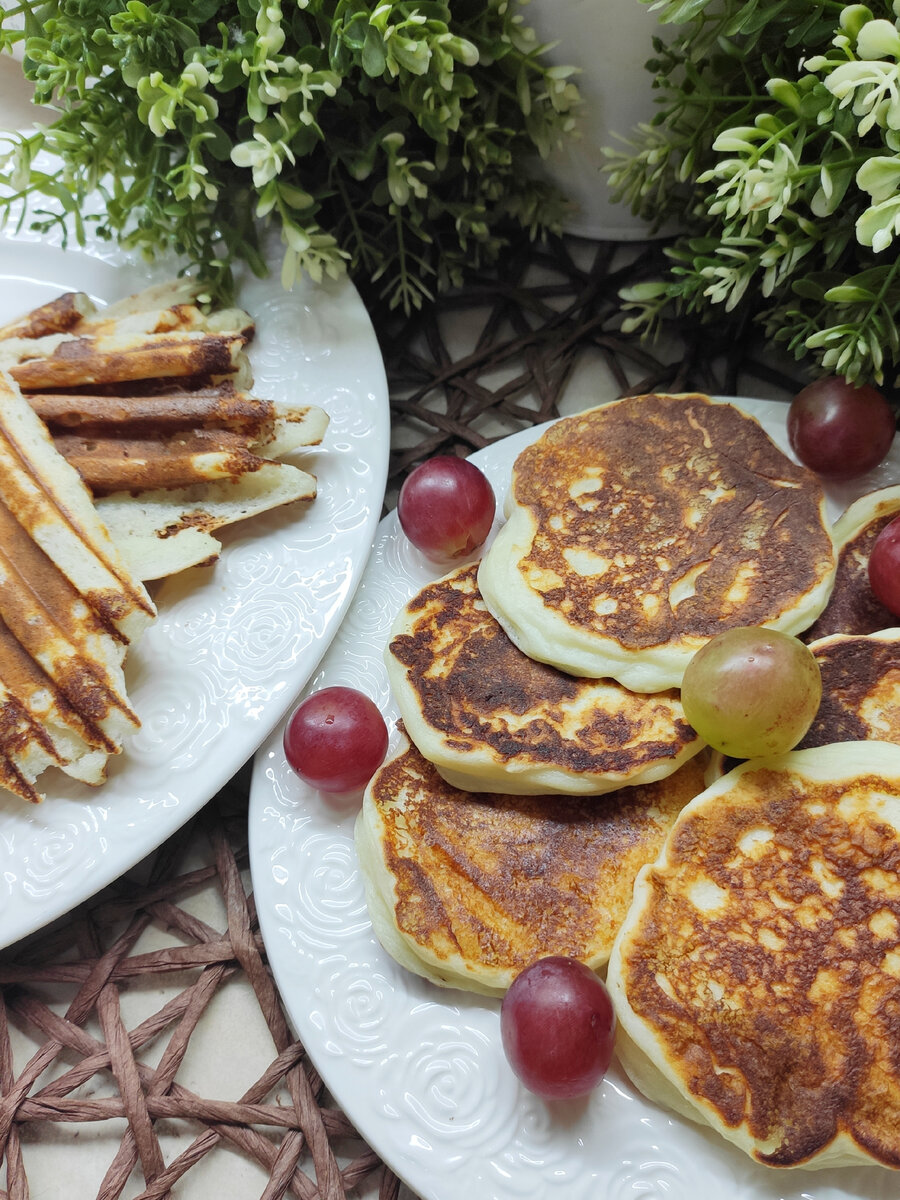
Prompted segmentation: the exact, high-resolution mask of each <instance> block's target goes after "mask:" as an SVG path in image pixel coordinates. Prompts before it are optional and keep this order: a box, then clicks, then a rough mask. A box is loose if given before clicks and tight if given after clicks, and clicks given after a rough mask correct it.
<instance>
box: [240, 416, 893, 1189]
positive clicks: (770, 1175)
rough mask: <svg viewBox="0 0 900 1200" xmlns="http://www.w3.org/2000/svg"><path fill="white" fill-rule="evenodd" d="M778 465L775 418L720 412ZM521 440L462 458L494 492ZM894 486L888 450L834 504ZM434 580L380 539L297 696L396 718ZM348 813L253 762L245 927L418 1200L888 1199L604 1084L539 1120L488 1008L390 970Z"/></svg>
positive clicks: (865, 1183) (541, 1113)
mask: <svg viewBox="0 0 900 1200" xmlns="http://www.w3.org/2000/svg"><path fill="white" fill-rule="evenodd" d="M736 403H738V404H739V405H740V406H741V407H743V408H744V409H745V410H746V411H748V412H750V413H752V414H753V415H755V416H757V417H758V418H759V419H760V420H761V421H762V424H763V425H764V427H765V429H766V430H767V432H768V433H770V434H771V435H772V436H773V437H774V438H775V440H776V441H778V442H779V444H780V445H781V446H782V447H783V448H786V440H785V432H784V415H785V412H786V406H785V405H784V404H781V403H778V402H777V401H752V400H743V399H741V400H738V401H736ZM540 432H541V430H540V429H538V430H526V431H524V432H522V433H518V434H515V435H514V436H513V437H510V438H507V439H506V440H504V441H502V442H498V443H496V444H495V445H493V446H491V447H488V449H486V450H481V451H479V452H478V453H477V454H474V455H473V456H472V461H473V462H475V463H477V464H478V465H479V466H480V467H481V468H482V470H484V471H485V472H486V474H487V475H488V477H489V479H490V480H491V483H492V484H493V486H494V489H495V492H496V493H497V499H498V509H500V508H502V502H503V499H504V496H505V494H506V490H507V482H508V479H509V473H510V468H511V466H512V463H513V459H514V458H515V456H516V454H517V453H518V452H519V451H520V450H521V449H522V447H523V446H525V445H526V444H527V443H528V442H529V441H531V440H532V439H533V438H534V437H536V436H537V434H538V433H540ZM897 480H900V445H895V447H894V449H893V450H892V452H891V455H890V458H889V461H888V462H887V463H885V464H882V466H881V467H880V468H878V470H877V471H875V472H873V473H872V475H871V476H869V477H868V478H867V479H866V480H865V481H857V482H856V483H855V484H853V485H845V486H844V487H842V489H841V490H840V493H839V494H838V493H833V496H832V500H831V503H830V509H831V515H832V516H836V515H837V514H838V512H839V511H841V510H842V508H843V507H844V506H845V505H846V503H847V502H848V501H849V499H850V498H852V497H854V496H855V495H857V494H861V493H862V492H863V491H868V490H871V488H873V487H880V486H885V485H886V484H887V483H889V482H896V481H897ZM436 574H437V572H436V571H435V569H434V567H433V566H432V565H430V564H429V563H428V562H427V560H426V559H425V558H424V557H423V556H422V555H420V554H419V553H418V552H417V551H415V550H414V549H413V548H412V547H411V546H410V545H409V543H408V542H407V540H406V538H405V537H404V536H403V534H402V533H401V531H400V529H399V525H398V523H397V520H396V514H394V513H392V514H391V515H390V516H388V517H386V518H385V519H384V521H382V523H381V527H380V530H379V536H378V538H377V540H376V543H375V549H374V551H373V554H372V558H371V559H370V561H369V566H368V567H367V569H366V572H365V574H364V576H363V581H362V584H361V585H360V588H359V591H358V592H357V595H356V600H355V602H354V606H353V611H352V612H351V613H350V615H349V616H348V617H347V619H346V620H345V621H344V624H343V625H342V626H341V630H340V632H339V633H338V635H337V637H336V638H335V640H334V642H333V643H332V646H331V648H330V650H329V652H328V654H327V655H326V657H325V658H324V659H323V661H322V664H321V667H320V669H319V671H318V672H317V673H316V676H315V679H314V680H313V681H311V684H310V690H314V689H316V688H319V687H321V686H324V685H326V684H328V685H330V684H347V685H350V686H354V687H358V688H360V689H361V690H362V691H364V692H366V693H367V694H368V695H369V696H371V697H372V698H373V699H374V700H375V701H376V702H377V703H378V704H379V705H380V706H381V709H382V711H383V712H384V713H385V715H386V716H387V717H388V718H390V719H396V716H397V711H396V708H395V706H394V703H393V700H392V699H391V697H390V692H389V688H388V682H387V676H386V673H385V669H384V665H383V659H382V654H383V651H384V647H385V645H386V644H387V640H388V633H389V629H390V625H391V623H392V621H393V618H394V615H395V613H396V612H397V610H398V608H399V607H400V606H401V605H402V604H403V603H405V601H406V600H407V599H408V598H409V597H410V596H412V595H414V594H415V592H416V591H418V589H419V588H420V587H422V586H423V585H424V584H426V583H427V582H429V581H430V580H431V579H433V578H434V577H435V576H436ZM358 807H359V801H358V798H354V799H353V801H352V803H349V802H341V801H334V800H331V801H330V800H329V799H328V798H327V797H326V796H324V795H323V794H321V793H319V792H316V791H313V790H311V789H309V788H306V787H305V786H304V785H303V784H301V783H300V781H299V780H298V779H297V778H296V776H295V775H294V774H293V772H292V771H291V770H290V768H289V767H288V766H287V764H286V762H285V759H284V754H283V751H282V748H281V732H280V731H279V733H278V734H277V735H275V736H273V737H272V738H271V740H270V741H269V742H268V743H267V745H266V746H265V747H264V748H263V749H261V750H260V751H259V753H258V754H257V756H256V760H255V764H254V773H253V781H252V786H251V793H250V866H251V872H252V875H253V883H254V891H255V896H256V907H257V911H258V913H259V918H260V925H261V927H262V933H263V937H264V939H265V943H266V947H267V950H268V954H269V961H270V963H271V964H272V967H273V969H274V972H275V976H276V979H277V981H278V986H279V988H280V990H281V994H282V996H283V997H284V1001H285V1003H286V1005H287V1007H288V1012H289V1014H290V1017H291V1020H292V1021H293V1023H294V1025H295V1027H296V1029H297V1032H298V1034H299V1036H300V1037H301V1039H302V1040H303V1042H304V1044H305V1045H306V1048H307V1050H308V1051H309V1054H310V1056H311V1057H312V1059H313V1061H314V1062H315V1064H316V1067H317V1069H318V1070H319V1072H320V1073H321V1075H322V1077H323V1078H324V1080H325V1082H326V1083H327V1085H328V1087H329V1088H330V1090H331V1091H332V1093H333V1094H334V1096H335V1098H336V1099H337V1101H338V1103H339V1104H340V1105H341V1106H342V1107H343V1108H344V1110H345V1111H346V1113H347V1115H348V1116H349V1117H350V1119H351V1120H352V1121H353V1122H354V1124H355V1125H356V1126H357V1128H358V1129H359V1130H360V1132H361V1133H362V1134H363V1136H364V1137H365V1138H366V1139H367V1141H368V1142H369V1144H370V1145H372V1146H373V1147H374V1148H375V1149H376V1150H377V1151H378V1153H379V1154H381V1155H382V1157H383V1158H384V1159H385V1160H386V1161H387V1162H388V1163H389V1164H390V1165H391V1167H392V1168H393V1169H394V1170H395V1171H396V1172H397V1173H398V1174H399V1175H400V1176H401V1177H402V1178H403V1179H405V1180H406V1181H407V1183H409V1185H410V1186H411V1187H412V1188H414V1189H415V1190H416V1191H417V1192H419V1193H420V1194H421V1195H422V1196H423V1197H427V1198H428V1200H525V1198H526V1197H540V1198H544V1197H550V1196H559V1197H560V1198H564V1200H601V1197H602V1198H604V1200H625V1198H626V1197H632V1198H634V1197H641V1198H643V1200H652V1198H654V1197H656V1198H662V1197H665V1200H721V1198H722V1197H728V1200H740V1198H742V1197H748V1198H749V1197H752V1198H753V1200H780V1198H781V1197H790V1198H792V1200H800V1198H801V1197H802V1198H803V1200H839V1198H840V1200H847V1198H849V1197H865V1198H866V1200H888V1197H891V1198H893V1197H895V1196H896V1195H897V1186H898V1184H897V1176H896V1174H894V1173H892V1172H890V1171H887V1170H883V1169H881V1168H878V1167H867V1168H863V1169H860V1170H845V1171H834V1170H833V1171H821V1172H813V1171H799V1170H796V1171H789V1172H779V1171H777V1170H774V1169H771V1168H765V1167H762V1166H758V1165H757V1164H755V1163H753V1162H752V1160H751V1159H750V1158H749V1157H746V1156H745V1155H743V1154H742V1153H741V1152H740V1151H738V1150H736V1149H734V1148H733V1147H732V1146H730V1145H729V1144H728V1143H727V1142H725V1140H724V1139H722V1138H719V1137H717V1136H716V1135H715V1134H713V1133H712V1132H711V1131H708V1132H707V1131H704V1130H702V1129H701V1128H700V1127H699V1126H695V1125H692V1124H690V1123H689V1122H687V1121H683V1120H681V1119H678V1118H674V1117H671V1116H670V1115H669V1114H667V1113H665V1112H663V1111H662V1110H661V1109H659V1108H656V1107H654V1106H653V1105H651V1104H650V1103H649V1102H647V1101H645V1100H644V1099H642V1097H641V1096H640V1095H639V1094H638V1093H636V1092H635V1090H634V1089H633V1088H632V1087H631V1085H630V1084H629V1083H628V1082H627V1080H626V1079H625V1077H624V1075H623V1074H622V1072H621V1071H620V1070H619V1069H618V1067H614V1068H613V1069H612V1070H611V1071H610V1073H609V1074H608V1075H607V1077H606V1080H605V1082H604V1083H603V1085H602V1086H601V1087H600V1088H599V1089H598V1090H597V1091H596V1092H595V1093H594V1094H593V1095H592V1096H591V1097H590V1099H589V1100H588V1101H586V1102H574V1101H571V1102H567V1103H565V1104H562V1103H557V1104H555V1105H553V1106H548V1105H546V1104H544V1103H543V1102H542V1101H540V1100H538V1099H537V1098H535V1097H534V1096H532V1095H530V1094H529V1093H528V1092H527V1091H526V1090H525V1089H524V1088H522V1087H521V1086H519V1085H518V1083H517V1082H516V1080H515V1078H514V1077H513V1075H512V1072H511V1071H510V1070H509V1068H508V1066H507V1064H506V1061H505V1059H504V1056H503V1051H502V1048H501V1045H500V1037H499V1003H498V1002H495V1001H491V1000H486V999H484V998H482V997H479V996H473V995H468V994H466V993H465V992H462V991H455V990H452V991H451V990H446V989H441V988H438V987H435V986H433V985H431V984H429V983H427V982H426V981H425V980H422V979H420V978H418V977H417V976H414V975H411V974H409V973H408V972H406V971H404V970H403V969H402V968H401V967H398V966H397V965H396V964H395V963H394V961H393V960H392V959H391V958H390V957H389V956H388V955H387V954H385V952H384V951H383V950H382V949H381V946H380V945H379V944H378V942H377V941H376V940H375V937H374V935H373V933H372V929H371V925H370V923H369V918H368V915H367V912H366V905H365V900H364V896H363V886H362V881H361V879H360V875H359V872H358V869H357V862H356V856H355V853H354V848H353V822H354V818H355V816H356V811H357V809H358Z"/></svg>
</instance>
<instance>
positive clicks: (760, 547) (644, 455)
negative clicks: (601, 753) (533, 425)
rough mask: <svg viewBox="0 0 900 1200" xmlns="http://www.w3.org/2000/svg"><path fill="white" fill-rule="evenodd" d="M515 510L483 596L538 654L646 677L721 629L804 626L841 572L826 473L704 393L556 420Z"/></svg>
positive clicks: (675, 670)
mask: <svg viewBox="0 0 900 1200" xmlns="http://www.w3.org/2000/svg"><path fill="white" fill-rule="evenodd" d="M507 516H508V518H509V519H508V520H507V523H506V525H505V526H504V527H503V528H502V529H501V530H500V532H499V534H498V536H497V538H496V539H495V541H494V543H493V544H492V545H491V547H490V549H489V550H488V551H487V553H486V554H485V557H484V559H483V560H482V564H481V569H480V571H479V575H478V583H479V587H480V588H481V593H482V595H483V597H484V600H485V603H486V604H487V606H488V609H489V610H490V611H491V613H492V614H493V615H494V616H495V617H496V619H497V620H498V621H499V622H500V624H501V625H502V626H503V628H504V629H505V630H506V633H507V634H508V635H509V637H510V638H511V639H512V641H513V642H514V643H515V644H516V645H517V646H518V647H519V649H520V650H522V651H523V652H524V653H525V654H527V655H528V656H529V657H530V658H536V659H539V660H540V661H543V662H549V663H551V664H552V665H553V666H556V667H559V668H560V670H563V671H568V672H570V673H571V674H574V675H585V676H589V677H594V678H603V677H604V676H612V677H613V678H615V679H618V680H619V682H621V683H623V684H624V685H625V686H626V687H628V688H631V689H632V690H633V691H638V692H655V691H662V690H664V689H666V688H670V687H678V686H680V683H681V679H682V676H683V674H684V670H685V667H686V666H687V663H688V662H689V661H690V658H691V656H692V655H693V654H694V652H695V651H696V650H698V649H699V648H700V646H702V645H703V644H704V643H705V642H706V641H707V640H708V639H709V638H711V637H713V636H714V635H715V634H717V633H721V632H722V631H723V630H724V629H729V628H732V627H734V626H741V625H763V626H766V627H768V628H772V629H780V630H783V631H784V632H785V633H798V632H799V631H800V630H802V629H805V628H806V627H807V626H808V625H809V624H811V623H812V622H813V621H814V620H815V619H816V617H817V616H818V615H819V613H820V612H821V611H822V609H823V608H824V606H825V604H826V602H827V599H828V595H829V592H830V589H831V585H832V580H833V576H834V552H833V546H832V542H831V536H830V533H829V530H828V527H827V524H826V518H825V497H824V493H823V490H822V487H821V484H820V483H819V481H818V480H817V478H816V477H815V476H814V475H813V474H812V472H810V471H807V470H806V469H805V468H804V467H800V466H797V465H795V464H794V463H792V462H791V461H790V460H789V459H788V458H787V457H786V456H785V455H784V454H783V453H782V452H781V451H780V450H779V449H778V447H777V446H776V445H775V444H774V442H772V441H771V440H770V438H769V437H768V436H767V435H766V434H765V432H764V431H763V430H762V428H761V427H760V425H759V424H758V423H757V422H756V421H755V420H753V419H752V418H751V417H749V416H746V415H745V414H744V413H741V412H740V411H739V410H738V409H736V408H735V407H733V406H732V405H729V404H716V403H713V402H712V401H711V400H709V398H708V397H705V396H656V395H650V396H638V397H631V398H629V399H626V400H620V401H618V402H616V403H614V404H609V405H606V406H604V407H601V408H595V409H591V410H588V411H587V412H585V413H582V414H580V415H578V416H574V417H568V418H565V419H563V420H561V421H558V422H556V423H555V424H554V425H552V426H551V427H550V428H549V429H548V431H547V432H546V433H545V434H544V435H543V436H542V437H541V438H540V439H539V440H538V441H536V442H535V443H533V444H532V445H531V446H529V447H527V448H526V449H525V450H523V451H522V453H521V454H520V455H519V457H518V458H517V459H516V462H515V466H514V468H513V479H512V487H511V490H510V493H509V496H508V498H507Z"/></svg>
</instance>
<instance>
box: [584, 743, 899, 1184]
mask: <svg viewBox="0 0 900 1200" xmlns="http://www.w3.org/2000/svg"><path fill="white" fill-rule="evenodd" d="M607 981H608V984H609V987H610V991H611V993H612V996H613V1001H614V1004H615V1008H616V1015H617V1017H618V1022H619V1024H618V1029H619V1033H618V1037H617V1053H618V1055H619V1058H620V1060H621V1061H622V1064H623V1066H624V1067H625V1069H626V1071H627V1072H628V1074H629V1075H630V1077H631V1078H632V1080H633V1081H634V1082H635V1084H636V1085H637V1087H638V1088H639V1089H640V1090H641V1091H643V1092H644V1093H645V1094H646V1095H647V1096H648V1097H650V1098H651V1099H653V1100H657V1101H659V1102H661V1103H663V1104H667V1105H669V1106H670V1107H672V1108H674V1109H676V1110H677V1111H678V1112H680V1113H682V1114H684V1115H686V1116H688V1117H691V1118H692V1119H694V1120H698V1121H701V1122H706V1123H708V1124H709V1125H711V1126H712V1127H713V1128H714V1129H715V1130H717V1131H718V1132H719V1133H720V1134H722V1135H723V1136H724V1137H725V1138H727V1139H728V1140H729V1141H731V1142H733V1143H734V1144H735V1145H737V1146H739V1147H740V1148H741V1149H742V1150H744V1151H745V1152H746V1153H748V1154H750V1155H751V1156H752V1157H753V1158H755V1159H756V1160H758V1161H759V1162H762V1163H766V1164H768V1165H770V1166H777V1167H794V1166H806V1167H826V1166H839V1165H851V1164H855V1165H861V1164H864V1163H869V1164H871V1163H881V1164H884V1165H887V1166H891V1167H900V747H897V746H894V745H890V744H888V743H886V742H845V743H843V744H841V745H835V746H825V747H820V748H817V749H814V750H803V751H793V752H792V753H790V754H786V755H782V756H781V757H779V758H771V759H757V760H755V761H752V762H748V763H745V764H743V765H742V766H740V767H737V768H736V769H735V770H734V771H732V772H730V773H729V774H728V775H726V776H725V777H724V778H723V779H721V780H719V781H718V783H716V784H714V785H713V786H712V787H710V788H709V789H708V790H707V791H705V792H704V793H702V794H701V795H700V796H698V797H697V798H696V799H695V800H693V801H692V802H691V803H690V804H688V805H687V806H686V807H685V809H684V810H683V812H682V813H681V815H680V816H679V818H678V820H677V821H676V822H675V825H674V827H673V829H672V831H671V833H670V835H669V837H668V839H667V841H666V844H665V846H664V848H663V851H662V853H661V854H660V856H659V858H658V860H657V861H656V862H655V863H654V864H653V865H651V866H648V867H646V868H645V869H644V870H642V871H641V873H640V874H639V876H638V879H637V882H636V884H635V889H634V903H633V905H632V907H631V909H630V911H629V913H628V916H627V918H626V920H625V922H624V924H623V926H622V929H621V931H620V933H619V936H618V938H617V939H616V943H615V946H614V948H613V951H612V954H611V956H610V961H609V969H608V975H607Z"/></svg>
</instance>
